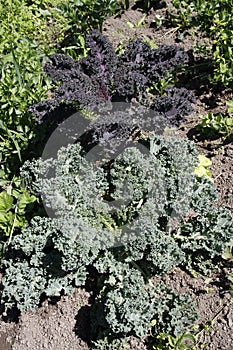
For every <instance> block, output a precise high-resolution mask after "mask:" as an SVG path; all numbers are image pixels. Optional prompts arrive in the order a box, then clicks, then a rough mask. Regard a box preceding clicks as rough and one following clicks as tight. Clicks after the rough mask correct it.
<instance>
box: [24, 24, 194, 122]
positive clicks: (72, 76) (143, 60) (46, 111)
mask: <svg viewBox="0 0 233 350" xmlns="http://www.w3.org/2000/svg"><path fill="white" fill-rule="evenodd" d="M86 48H88V53H87V56H86V57H83V58H81V59H80V60H79V61H76V60H74V59H72V58H71V57H69V56H67V55H64V54H53V55H51V56H50V57H49V61H48V62H47V63H46V64H45V66H44V71H45V73H46V74H47V75H48V76H49V77H50V78H51V79H52V80H53V82H54V83H56V84H57V83H59V86H58V87H57V89H56V91H55V93H54V97H53V98H52V99H48V100H46V101H42V102H39V103H38V104H36V105H34V106H31V107H30V109H29V111H30V112H32V113H33V114H34V116H35V119H36V121H37V122H38V123H39V124H43V123H44V122H47V121H50V122H52V121H54V123H55V124H56V123H57V122H59V121H61V120H64V119H66V118H67V116H68V114H69V111H70V113H71V114H72V113H74V111H75V110H76V111H77V109H78V108H80V107H81V108H85V109H87V110H89V111H96V110H98V108H99V107H100V106H101V105H104V104H105V103H106V102H131V101H132V100H137V101H139V102H140V103H143V104H144V105H146V106H147V107H148V108H151V109H152V110H154V111H155V112H156V114H157V115H161V116H163V117H166V118H167V122H168V124H173V125H179V123H180V122H181V121H182V120H183V118H184V116H185V115H187V114H189V113H191V112H192V106H191V103H192V102H194V97H193V96H192V94H191V92H189V91H188V90H186V89H184V88H181V89H178V88H170V89H167V91H166V96H164V97H161V96H154V99H153V102H152V104H151V99H150V98H149V96H148V93H147V89H148V88H150V87H151V86H153V84H155V83H157V82H158V81H159V80H160V79H162V78H166V76H167V74H168V72H174V71H175V70H176V69H177V68H179V67H181V66H184V65H187V64H189V62H190V59H191V58H190V54H189V53H187V52H185V51H184V50H183V49H182V48H180V47H178V46H165V45H163V46H161V47H159V48H157V49H152V48H151V47H150V46H149V45H148V44H147V43H145V42H144V41H143V40H142V39H136V40H134V41H132V42H130V43H129V45H128V47H127V48H126V50H125V51H124V52H123V53H122V54H121V55H117V54H116V53H115V51H114V49H113V46H112V44H111V42H110V41H109V40H108V38H107V37H106V36H104V35H103V34H101V33H100V32H99V31H98V30H93V31H92V32H91V34H89V35H87V37H86Z"/></svg>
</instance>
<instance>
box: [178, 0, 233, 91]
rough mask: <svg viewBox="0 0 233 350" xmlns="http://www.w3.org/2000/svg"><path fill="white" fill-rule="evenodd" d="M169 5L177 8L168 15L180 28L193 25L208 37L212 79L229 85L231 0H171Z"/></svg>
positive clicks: (232, 75)
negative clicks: (210, 50) (212, 64)
mask: <svg viewBox="0 0 233 350" xmlns="http://www.w3.org/2000/svg"><path fill="white" fill-rule="evenodd" d="M173 5H174V6H175V8H176V9H177V12H176V13H174V12H173V13H171V19H172V21H173V22H174V23H175V24H176V25H178V26H179V27H180V29H182V30H184V29H186V28H190V27H193V28H197V29H198V31H199V33H200V32H203V33H204V35H206V36H207V37H209V38H210V39H211V45H212V59H213V63H214V80H215V81H217V82H221V83H223V84H224V85H225V86H229V87H232V86H233V58H232V45H233V43H232V37H233V3H232V0H211V1H205V0H183V1H177V0H173Z"/></svg>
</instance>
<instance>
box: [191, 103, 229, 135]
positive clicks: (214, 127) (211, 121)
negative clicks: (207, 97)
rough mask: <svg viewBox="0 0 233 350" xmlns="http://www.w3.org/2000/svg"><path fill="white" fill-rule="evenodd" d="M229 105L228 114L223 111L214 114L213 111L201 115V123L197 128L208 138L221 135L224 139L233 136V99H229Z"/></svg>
mask: <svg viewBox="0 0 233 350" xmlns="http://www.w3.org/2000/svg"><path fill="white" fill-rule="evenodd" d="M227 106H228V109H227V115H223V114H222V113H218V114H216V115H214V114H213V113H212V112H209V113H208V114H207V115H206V116H201V117H200V119H201V123H200V124H198V125H197V126H196V128H197V130H198V131H199V132H200V133H201V134H202V135H205V136H206V137H208V138H218V137H221V138H222V139H223V140H226V139H229V138H230V137H232V134H233V114H232V112H233V111H232V101H228V102H227Z"/></svg>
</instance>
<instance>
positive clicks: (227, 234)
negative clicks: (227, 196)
mask: <svg viewBox="0 0 233 350" xmlns="http://www.w3.org/2000/svg"><path fill="white" fill-rule="evenodd" d="M174 237H175V239H176V241H177V242H178V243H179V245H180V247H181V249H182V250H183V251H184V253H185V255H186V260H187V262H188V264H189V266H190V267H194V268H195V269H197V270H201V271H202V272H204V271H205V269H206V268H208V267H207V265H210V267H211V265H213V261H219V260H220V259H221V256H222V254H223V253H224V252H225V249H226V247H227V245H228V244H229V242H230V240H231V239H232V237H233V217H232V214H231V212H230V211H229V210H227V209H223V208H217V209H216V208H214V207H209V208H208V209H207V210H206V211H205V212H204V213H202V214H198V215H197V216H194V217H191V218H190V219H189V220H187V221H186V222H183V223H181V224H180V226H179V228H178V230H177V232H176V233H175V234H174ZM205 262H206V266H205Z"/></svg>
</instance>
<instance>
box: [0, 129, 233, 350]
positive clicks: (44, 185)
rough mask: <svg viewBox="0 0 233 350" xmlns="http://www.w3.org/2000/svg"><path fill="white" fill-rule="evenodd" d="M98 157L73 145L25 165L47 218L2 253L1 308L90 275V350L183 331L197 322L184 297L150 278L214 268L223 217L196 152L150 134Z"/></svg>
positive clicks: (30, 304)
mask: <svg viewBox="0 0 233 350" xmlns="http://www.w3.org/2000/svg"><path fill="white" fill-rule="evenodd" d="M103 143H104V141H103ZM184 159H185V162H184ZM101 160H102V162H99V160H97V161H95V159H94V160H93V159H91V160H89V159H88V157H87V153H85V152H84V150H83V148H82V146H81V144H80V143H76V144H70V145H68V146H67V147H62V148H61V149H60V150H59V151H58V154H57V158H49V159H37V160H34V161H32V162H29V161H27V162H26V163H25V164H24V166H23V167H22V169H21V176H22V178H24V179H25V185H26V186H27V187H28V189H29V190H31V191H32V192H34V193H37V194H38V193H40V194H41V196H42V198H43V202H44V204H45V206H46V208H47V209H48V210H49V211H50V212H49V214H50V215H49V216H50V217H49V218H48V217H46V218H40V217H35V218H34V219H33V220H32V221H31V223H30V224H29V225H28V226H27V227H26V228H25V230H24V232H23V234H22V235H18V236H15V237H13V238H12V241H11V243H10V244H9V246H8V247H7V249H6V250H5V253H4V257H3V260H2V266H3V275H4V276H3V279H2V285H3V290H2V291H1V302H2V303H3V304H5V306H6V308H11V307H12V306H15V305H16V306H17V307H18V308H19V309H20V310H21V311H28V310H35V309H36V308H37V307H38V306H39V305H40V300H41V296H43V295H47V296H58V295H60V293H66V294H67V293H71V292H72V291H73V290H74V288H75V287H77V286H83V285H85V283H86V281H87V279H88V276H91V277H92V278H93V274H94V277H95V281H96V283H95V295H94V305H93V306H92V308H91V312H90V313H91V329H92V334H93V338H92V339H93V340H95V346H97V348H98V346H99V345H104V343H103V342H107V343H106V344H107V345H106V348H107V349H111V348H112V349H114V347H115V348H116V346H119V339H121V340H122V342H124V341H125V339H126V338H127V337H129V336H136V337H138V338H140V337H144V336H146V335H147V334H148V333H150V332H151V328H152V324H151V321H152V320H153V321H154V322H153V324H154V328H155V332H156V333H157V334H158V333H160V332H165V333H170V334H172V335H177V334H180V333H182V332H184V331H187V330H188V329H189V328H190V326H191V324H192V323H193V322H194V321H195V320H196V317H197V315H196V312H195V308H194V305H193V303H192V301H191V299H190V298H189V297H188V296H187V295H177V294H176V293H175V292H174V291H172V290H170V289H169V288H167V287H166V286H164V285H163V284H162V283H160V282H154V283H152V280H151V277H152V276H153V277H156V280H157V281H158V279H159V278H161V276H163V275H164V274H165V273H168V272H169V271H171V270H172V269H173V268H174V267H175V266H184V267H187V266H189V267H190V268H193V267H195V269H198V268H199V267H200V269H201V267H202V266H203V261H205V259H208V261H210V263H211V262H212V266H213V265H214V264H215V263H216V261H220V260H221V256H222V254H223V253H224V250H225V248H226V246H227V245H228V244H229V241H230V239H231V238H232V227H233V218H232V215H231V213H230V212H229V211H227V210H226V209H216V208H215V206H214V202H215V201H216V191H215V186H214V184H213V183H212V182H211V181H210V180H209V179H207V178H206V179H203V178H201V179H200V178H199V177H197V175H195V174H194V169H195V167H196V166H197V165H198V153H197V151H196V149H195V145H194V143H193V142H191V141H189V140H186V139H177V138H171V137H170V138H168V137H162V136H158V135H155V134H150V135H147V136H146V137H144V138H141V139H139V140H137V141H135V143H134V144H130V145H129V146H128V147H127V145H126V146H125V149H123V151H122V153H121V154H120V155H117V156H116V157H115V158H113V159H110V160H109V159H101ZM193 212H194V213H193ZM173 219H177V220H178V222H177V223H176V224H173V223H172V222H171V221H172V220H173ZM200 269H199V270H200ZM108 342H109V343H108ZM93 344H94V343H93ZM110 344H112V345H110ZM110 346H112V347H110ZM103 348H105V347H103Z"/></svg>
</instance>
